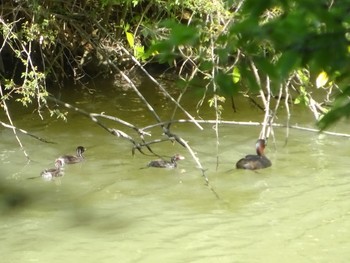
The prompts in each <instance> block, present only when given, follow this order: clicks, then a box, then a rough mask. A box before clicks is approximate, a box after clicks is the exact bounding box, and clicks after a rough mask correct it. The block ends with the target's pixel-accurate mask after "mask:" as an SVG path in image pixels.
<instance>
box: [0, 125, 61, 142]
mask: <svg viewBox="0 0 350 263" xmlns="http://www.w3.org/2000/svg"><path fill="white" fill-rule="evenodd" d="M0 124H1V125H2V126H4V127H5V128H9V129H14V130H16V131H19V132H21V133H23V134H25V135H28V136H30V137H33V138H34V139H37V140H39V141H41V142H44V143H52V144H55V142H52V141H48V140H46V139H44V138H41V137H39V136H36V135H34V134H31V133H29V132H27V131H26V130H23V129H20V128H17V127H15V126H13V125H10V124H7V123H5V122H2V121H0Z"/></svg>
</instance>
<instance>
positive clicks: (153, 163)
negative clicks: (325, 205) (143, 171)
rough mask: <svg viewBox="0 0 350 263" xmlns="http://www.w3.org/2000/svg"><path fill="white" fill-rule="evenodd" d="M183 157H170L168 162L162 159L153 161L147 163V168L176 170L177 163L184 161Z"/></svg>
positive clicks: (177, 155)
mask: <svg viewBox="0 0 350 263" xmlns="http://www.w3.org/2000/svg"><path fill="white" fill-rule="evenodd" d="M184 159H185V157H183V156H182V155H180V154H175V155H174V156H173V157H171V159H170V161H166V160H163V159H158V160H154V161H151V162H149V163H148V165H147V166H148V167H157V168H176V167H177V163H176V162H177V161H179V160H184Z"/></svg>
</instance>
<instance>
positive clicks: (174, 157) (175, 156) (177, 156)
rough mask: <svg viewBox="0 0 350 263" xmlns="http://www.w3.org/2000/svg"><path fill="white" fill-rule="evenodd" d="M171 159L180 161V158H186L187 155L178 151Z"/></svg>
mask: <svg viewBox="0 0 350 263" xmlns="http://www.w3.org/2000/svg"><path fill="white" fill-rule="evenodd" d="M171 159H172V160H174V161H178V160H184V159H185V157H183V156H182V155H180V154H178V153H177V154H175V155H174V156H173V157H172V158H171Z"/></svg>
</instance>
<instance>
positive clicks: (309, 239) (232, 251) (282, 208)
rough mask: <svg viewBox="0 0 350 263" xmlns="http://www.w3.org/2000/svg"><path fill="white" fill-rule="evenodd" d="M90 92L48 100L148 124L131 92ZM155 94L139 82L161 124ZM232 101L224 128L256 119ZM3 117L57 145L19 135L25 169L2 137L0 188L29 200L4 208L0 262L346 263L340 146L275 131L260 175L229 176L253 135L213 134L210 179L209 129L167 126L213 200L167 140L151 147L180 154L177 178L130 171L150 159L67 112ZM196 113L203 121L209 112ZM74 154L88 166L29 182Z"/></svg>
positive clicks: (341, 141) (346, 206) (349, 218)
mask: <svg viewBox="0 0 350 263" xmlns="http://www.w3.org/2000/svg"><path fill="white" fill-rule="evenodd" d="M96 85H99V88H100V89H99V90H96V91H95V92H93V93H89V92H88V91H87V90H85V91H84V92H81V91H79V90H74V89H73V88H72V89H67V90H66V91H62V93H61V94H57V95H58V96H60V98H61V99H63V100H65V101H67V102H70V103H72V104H74V105H76V106H78V107H81V108H82V109H84V110H86V111H89V112H96V113H101V112H105V113H106V114H109V115H114V116H117V117H120V118H123V119H125V120H127V121H129V122H131V123H134V124H138V125H139V126H143V125H148V124H151V123H154V119H153V118H152V115H151V114H150V113H149V112H147V110H146V107H145V106H144V105H143V104H142V103H141V101H140V100H139V99H138V98H137V97H136V96H135V95H134V94H133V92H132V91H129V90H124V91H123V92H120V90H119V89H118V88H116V87H113V86H112V85H111V83H108V82H100V83H98V84H96ZM169 86H170V85H169ZM90 88H93V87H90ZM153 88H154V87H153V86H152V85H150V84H149V83H143V84H142V85H141V86H140V90H141V91H142V92H144V93H145V94H146V95H147V98H148V99H150V101H152V104H153V105H154V107H155V108H156V109H157V111H158V112H159V113H160V115H161V116H162V117H164V118H166V116H170V115H171V113H172V107H171V105H170V103H168V105H167V106H164V103H166V102H167V100H166V99H165V98H164V97H163V96H162V94H161V93H160V92H154V89H153ZM195 96H196V95H193V96H192V97H190V98H187V101H186V99H185V101H184V105H185V106H188V107H187V108H191V107H193V106H192V103H194V102H196V101H197V100H198V99H199V97H198V98H197V97H195ZM194 98H195V99H194ZM236 103H237V106H238V109H239V112H238V113H232V112H230V110H229V105H227V106H226V107H225V108H226V110H225V113H224V114H225V115H224V117H225V119H226V120H254V121H261V120H262V115H261V113H260V112H258V111H257V110H256V109H254V108H247V109H244V108H243V105H244V103H245V102H244V101H237V102H236ZM186 104H187V105H186ZM12 107H13V105H12ZM11 111H12V112H13V118H14V121H15V124H16V125H17V126H18V127H21V128H24V129H27V130H29V131H31V132H32V133H34V134H36V135H38V136H41V137H44V138H46V139H49V140H52V141H54V142H56V143H57V144H44V143H41V142H39V141H37V140H35V139H33V138H30V137H26V136H23V135H21V136H20V138H21V140H22V142H23V144H24V145H25V148H26V150H27V152H28V154H29V156H30V157H31V158H32V160H33V161H32V162H30V163H27V162H26V159H25V157H24V156H23V154H22V152H21V150H20V149H19V147H18V144H17V142H16V140H15V138H14V137H13V135H12V132H11V131H10V130H8V129H4V128H1V130H0V147H1V148H0V165H1V168H0V172H1V177H2V180H1V181H0V182H1V184H2V185H4V187H5V189H14V190H16V191H20V192H21V194H22V195H21V198H22V199H21V198H20V200H23V199H24V200H27V203H26V205H25V206H23V208H18V209H16V210H15V211H12V210H6V209H5V208H4V207H2V208H3V209H2V211H3V212H2V213H3V215H2V216H1V217H0V221H1V224H0V233H1V237H0V239H1V247H0V254H1V262H62V260H64V261H66V262H83V261H84V262H86V263H87V262H281V261H283V262H349V260H350V250H349V247H350V241H349V236H350V233H349V231H350V201H349V196H350V175H349V172H348V170H349V161H348V158H349V153H350V150H349V147H348V144H349V139H347V138H341V137H331V136H326V135H319V134H316V133H308V132H305V131H298V130H291V131H290V138H289V141H288V144H287V146H284V136H285V130H284V129H275V135H276V143H275V144H273V143H272V141H270V143H269V146H268V149H267V151H266V154H267V156H268V157H269V158H270V159H271V161H272V163H273V166H272V167H271V168H269V169H265V170H261V171H259V172H251V171H238V170H232V168H233V167H234V163H235V162H236V161H237V160H238V159H239V158H241V157H242V156H244V155H245V154H248V153H253V152H254V144H255V140H256V139H257V137H258V135H259V132H260V127H247V126H228V125H222V126H220V145H219V160H220V165H219V167H218V169H216V160H217V159H216V151H215V148H216V140H215V133H214V130H213V129H212V126H211V125H208V124H207V125H203V127H204V130H203V131H200V130H198V129H197V128H196V127H195V126H194V125H193V124H188V123H187V124H174V125H173V126H172V129H173V132H175V133H177V134H178V135H180V136H182V137H183V138H184V139H185V140H186V141H188V142H189V144H190V145H191V146H192V147H193V149H194V150H195V151H196V152H197V154H198V157H199V158H200V161H201V163H202V165H203V166H204V167H205V168H207V169H208V170H207V171H206V174H207V176H208V177H209V180H210V183H211V185H212V187H213V188H214V189H215V191H216V193H217V194H218V195H219V197H220V199H218V198H216V197H215V195H214V194H213V192H211V191H210V189H209V188H208V187H206V186H205V185H204V180H203V178H202V177H201V173H200V171H199V170H198V169H196V164H195V163H194V161H193V160H192V159H191V156H190V155H189V154H188V153H187V152H186V150H185V149H183V148H181V147H180V146H178V145H176V144H175V145H173V144H172V143H170V142H165V143H162V144H157V145H154V146H153V148H152V149H153V150H154V151H156V152H157V153H159V154H164V155H172V154H173V153H177V152H178V153H181V154H182V155H184V156H185V157H186V160H184V161H181V163H179V167H178V169H175V170H163V169H151V168H149V169H140V168H142V167H144V166H145V165H146V164H147V162H148V161H150V160H152V159H154V158H153V157H150V156H144V155H141V154H139V153H137V154H136V155H135V156H134V157H132V155H131V144H130V143H129V142H128V141H126V140H122V139H120V138H119V139H118V138H114V137H113V136H111V135H109V134H108V133H107V132H106V131H104V130H103V129H101V128H100V127H98V126H96V125H95V124H93V123H92V122H91V121H90V120H89V119H87V118H85V117H82V116H81V115H79V114H77V113H74V112H71V111H70V112H69V121H68V122H67V123H65V122H63V121H61V120H56V119H49V118H48V117H45V119H44V120H40V119H39V118H38V116H37V114H36V113H32V111H31V110H29V109H28V110H27V111H26V110H23V109H20V110H18V111H17V112H16V109H15V108H12V110H11ZM295 111H296V109H295ZM192 113H193V112H192ZM193 114H194V115H195V116H196V114H195V113H193ZM201 115H202V116H204V117H205V118H213V114H212V112H210V111H209V110H208V109H203V110H202V111H201ZM293 116H294V119H293V123H303V124H305V125H311V124H312V122H313V121H312V119H311V114H310V115H309V114H306V113H305V112H304V111H303V112H294V113H293ZM178 118H184V115H183V114H179V115H178ZM280 118H281V121H282V120H283V118H284V116H283V114H281V117H280ZM103 122H104V123H105V124H107V125H108V126H110V127H114V128H119V129H123V131H125V132H127V133H129V134H130V135H132V136H136V134H135V133H133V132H132V131H131V130H128V129H124V128H122V127H121V126H120V125H116V124H115V123H113V122H110V121H106V120H103ZM346 127H347V126H345V125H344V126H342V125H339V127H338V130H339V131H342V132H346ZM152 134H153V137H151V138H152V139H153V138H157V137H158V136H159V134H161V132H160V131H159V130H157V129H153V130H152ZM78 145H83V146H85V147H86V148H87V149H88V150H87V152H86V154H85V156H86V161H85V162H84V163H81V164H76V165H71V166H67V167H66V168H65V176H64V177H62V178H60V179H59V180H56V181H55V182H45V181H43V180H41V178H38V179H34V180H27V178H29V177H33V176H37V175H39V174H40V172H41V171H42V170H43V169H44V168H48V167H51V166H53V160H54V159H55V158H56V157H58V156H59V155H61V154H65V153H74V150H75V148H76V146H78ZM8 191H10V190H8ZM3 192H4V191H3ZM9 196H11V195H10V194H6V193H5V194H2V197H3V198H9ZM14 202H16V200H14ZM2 203H4V202H2Z"/></svg>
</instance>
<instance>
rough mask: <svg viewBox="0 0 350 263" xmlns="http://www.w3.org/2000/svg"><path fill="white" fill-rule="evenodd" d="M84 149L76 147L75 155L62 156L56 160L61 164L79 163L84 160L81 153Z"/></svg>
mask: <svg viewBox="0 0 350 263" xmlns="http://www.w3.org/2000/svg"><path fill="white" fill-rule="evenodd" d="M85 151H86V149H85V148H84V147H83V146H78V147H77V149H76V155H62V156H60V157H58V158H57V159H56V160H61V161H62V163H63V164H74V163H80V162H82V161H83V160H84V156H83V153H84V152H85Z"/></svg>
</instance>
